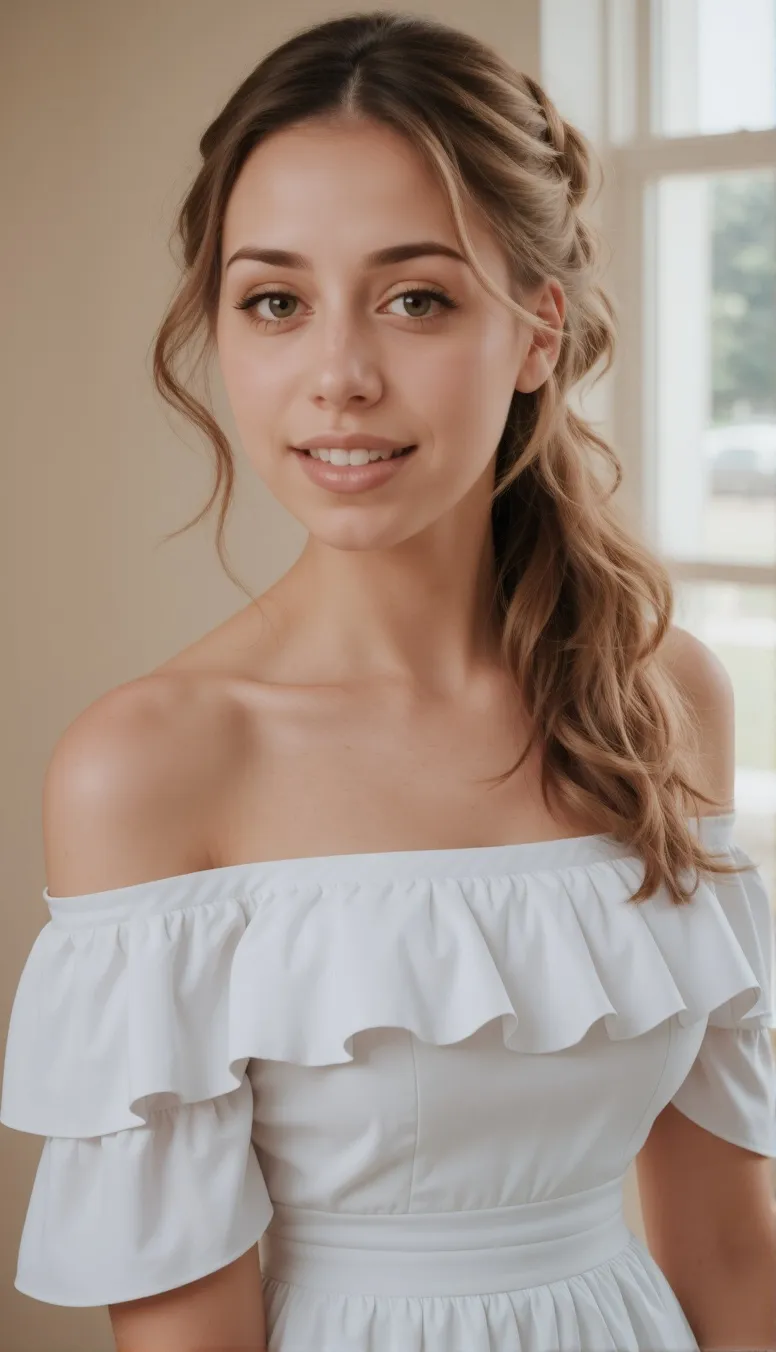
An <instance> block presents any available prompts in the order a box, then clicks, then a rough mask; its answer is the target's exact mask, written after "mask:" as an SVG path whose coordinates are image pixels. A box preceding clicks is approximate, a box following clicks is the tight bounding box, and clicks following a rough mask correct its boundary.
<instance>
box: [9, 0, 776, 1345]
mask: <svg viewBox="0 0 776 1352" xmlns="http://www.w3.org/2000/svg"><path fill="white" fill-rule="evenodd" d="M201 151H202V166H201V168H200V171H199V173H198V175H197V177H196V180H195V182H194V183H193V185H192V187H191V189H190V191H189V193H188V195H187V197H186V200H185V202H184V204H183V207H182V210H181V214H180V220H179V228H180V236H181V239H182V243H183V254H184V274H183V278H182V282H181V288H180V291H179V292H178V294H177V296H176V297H175V299H174V301H173V303H172V305H171V307H170V310H169V312H168V314H167V315H166V317H165V319H164V322H163V323H162V325H161V328H160V331H159V333H158V336H157V342H156V349H155V375H156V380H157V384H158V387H159V389H160V390H161V392H162V394H163V395H164V396H165V398H167V399H168V400H169V402H170V403H171V404H172V405H174V406H176V407H178V408H179V409H181V410H183V412H184V413H185V414H186V415H187V416H188V417H189V418H191V419H192V420H193V421H194V422H195V423H196V424H197V425H198V426H199V427H201V428H202V429H203V430H204V431H205V432H206V433H207V434H208V436H209V437H210V439H211V441H212V444H213V447H214V451H215V455H216V464H217V471H218V473H217V482H216V488H215V490H214V494H213V496H212V497H211V500H210V502H209V503H208V507H210V506H211V505H212V503H213V501H214V500H215V498H216V496H217V493H218V490H219V488H220V487H221V486H222V485H223V488H224V493H223V499H222V502H221V510H220V514H219V523H218V526H219V529H218V545H219V552H221V544H222V540H221V535H222V530H223V526H224V519H225V514H226V510H227V508H228V506H229V501H230V496H231V489H232V478H233V460H232V453H231V450H230V447H229V444H228V442H227V440H226V437H225V436H224V434H223V432H222V431H221V430H220V429H219V427H218V425H217V424H216V422H215V420H214V418H213V416H212V414H211V413H210V412H209V411H208V410H207V408H206V407H205V406H204V405H203V404H201V403H200V402H198V401H197V400H196V399H195V397H194V396H193V394H192V393H191V392H190V391H189V390H187V389H186V387H185V386H184V385H183V384H182V383H181V382H180V380H179V377H178V376H177V375H176V373H175V370H174V361H175V358H176V357H177V355H178V354H179V352H180V351H182V350H183V349H184V348H185V347H186V346H187V345H188V344H189V342H190V340H191V339H192V338H193V337H194V336H195V334H196V332H197V330H198V329H199V328H204V330H205V333H206V336H207V337H208V342H209V350H214V351H215V352H216V353H217V356H218V361H219V364H220V370H221V373H222V377H223V381H224V386H225V389H226V393H227V395H228V399H229V402H230V405H231V408H232V411H233V414H234V417H235V421H236V425H237V428H238V430H239V433H240V436H241V439H242V442H243V445H244V448H245V452H246V455H247V457H248V459H249V461H250V462H251V464H252V466H253V468H254V469H255V470H256V472H257V473H258V474H259V476H260V477H261V479H262V480H263V481H264V482H265V483H266V485H267V486H268V488H269V489H270V491H271V492H272V493H273V494H274V496H275V497H276V498H277V499H278V500H279V501H280V502H281V503H282V504H283V505H284V506H285V507H286V508H287V509H288V511H289V512H290V513H291V514H292V515H293V516H294V517H295V518H296V519H297V520H299V521H300V523H301V524H302V525H303V526H304V528H305V530H306V532H307V540H306V543H305V546H304V548H303V550H302V552H301V554H300V557H299V559H298V560H297V561H296V562H295V563H294V565H293V566H292V567H291V568H290V569H289V570H288V571H287V572H286V573H284V574H283V575H282V576H281V577H280V579H279V580H278V581H277V582H276V583H275V584H274V585H273V586H272V587H270V588H269V590H268V591H267V592H265V593H264V594H263V595H262V596H261V597H260V598H258V604H256V603H254V602H253V601H252V602H251V604H249V605H248V606H246V607H245V608H244V609H243V610H242V611H241V612H239V613H238V614H236V615H235V616H233V617H232V618H231V619H229V620H228V621H227V622H226V623H225V624H223V625H221V626H220V627H219V628H218V629H216V630H215V631H213V632H211V633H209V634H208V635H206V636H205V637H204V638H203V639H201V640H200V641H199V642H198V643H196V644H194V645H193V647H191V648H188V649H187V650H186V651H185V652H182V653H179V654H177V655H176V656H175V657H174V658H172V659H171V660H170V661H169V662H166V663H165V664H164V665H163V666H162V667H160V668H158V669H157V670H155V671H153V672H150V673H149V674H148V675H147V676H144V677H142V678H140V679H138V680H133V681H130V682H128V683H127V684H126V685H123V686H121V687H120V688H119V689H117V690H114V691H110V692H108V693H107V694H106V695H104V696H103V697H101V698H100V699H99V700H97V701H96V703H95V704H94V705H92V706H90V708H88V709H87V710H86V711H84V712H83V713H82V714H81V715H80V716H79V717H78V718H77V719H76V720H75V722H74V723H73V724H71V726H70V727H69V728H68V729H67V730H66V732H65V734H64V735H63V737H62V738H61V740H60V742H59V743H58V744H57V747H56V748H55V751H54V754H53V756H52V758H51V762H50V764H49V767H48V770H47V774H46V781H45V787H44V835H45V850H46V869H47V879H48V884H49V885H48V887H47V888H46V889H45V890H44V897H45V899H46V901H47V904H48V905H49V907H50V910H51V923H50V924H48V925H47V926H46V927H45V928H44V930H43V931H42V933H41V934H40V936H39V938H38V940H37V941H36V944H35V946H34V948H33V951H32V953H31V955H30V958H29V960H28V963H27V965H26V967H25V970H24V973H23V975H22V979H21V982H20V986H19V991H18V993H17V997H16V1002H15V1005H14V1011H13V1018H12V1023H11V1030H10V1036H9V1042H8V1052H7V1058H6V1067H5V1079H4V1096H3V1105H2V1119H3V1121H4V1122H5V1123H6V1124H7V1125H9V1126H12V1127H15V1128H18V1129H20V1130H23V1131H29V1132H34V1133H38V1134H40V1135H41V1136H43V1137H44V1138H45V1145H44V1154H43V1157H42V1161H41V1165H40V1168H39V1171H38V1174H37V1177H36V1180H35V1186H34V1190H33V1196H32V1198H31V1202H30V1208H29V1213H28V1216H27V1220H26V1224H25V1228H24V1233H23V1236H22V1242H21V1251H20V1257H19V1267H18V1272H17V1278H16V1284H17V1287H18V1289H19V1290H21V1291H24V1292H26V1293H27V1294H28V1295H30V1296H33V1297H34V1298H36V1299H38V1300H43V1301H50V1302H54V1303H55V1304H60V1305H107V1306H108V1307H109V1312H110V1316H111V1319H112V1324H113V1330H114V1334H115V1339H116V1345H117V1347H118V1348H119V1349H120V1352H161V1349H164V1352H184V1349H185V1352H193V1350H194V1349H199V1350H200V1352H204V1349H215V1348H218V1349H220V1350H221V1352H225V1350H226V1349H227V1348H228V1349H236V1348H240V1349H264V1348H268V1349H270V1352H494V1350H495V1349H499V1352H507V1350H508V1352H513V1350H515V1349H518V1348H519V1349H520V1352H549V1349H557V1350H558V1352H578V1349H585V1352H593V1350H595V1352H614V1350H615V1349H617V1352H624V1350H625V1349H628V1350H629V1352H631V1350H633V1352H647V1349H648V1350H649V1352H658V1350H659V1349H663V1350H664V1352H668V1349H670V1352H679V1349H694V1348H697V1347H698V1346H699V1345H700V1346H703V1347H710V1348H711V1347H715V1348H716V1347H722V1346H725V1347H729V1346H732V1345H735V1346H737V1347H739V1346H740V1347H743V1346H746V1347H747V1348H750V1349H755V1348H766V1347H770V1346H773V1345H774V1344H776V1309H775V1308H774V1296H773V1287H774V1283H773V1275H774V1273H773V1264H774V1257H775V1256H776V1242H775V1241H774V1221H773V1212H772V1199H771V1192H770V1183H769V1177H770V1175H769V1172H768V1171H769V1167H770V1159H771V1158H773V1157H774V1156H776V1125H775V1123H774V1086H775V1085H776V1073H775V1071H774V1063H773V1048H772V1044H771V1041H770V1033H769V1029H770V1028H772V1027H773V1025H774V1018H773V1012H772V1005H771V998H772V967H771V962H772V957H771V951H772V937H773V935H772V927H771V916H770V909H769V904H768V899H767V896H766V894H765V888H764V886H763V882H762V878H761V877H760V875H759V873H758V872H757V870H756V867H755V865H754V864H753V862H752V861H751V860H750V859H749V858H748V856H746V855H745V853H744V852H743V850H742V849H741V847H740V846H739V845H737V844H736V843H735V841H734V839H733V836H732V828H733V823H734V815H735V813H734V804H733V751H732V702H731V694H730V682H729V680H728V678H727V675H726V673H725V672H724V670H723V669H722V668H721V667H720V665H719V663H718V662H717V661H716V660H715V659H714V658H713V656H712V654H711V653H710V651H709V650H708V649H707V648H705V646H704V645H703V644H701V643H699V642H698V641H696V640H694V639H692V638H691V636H690V635H689V634H687V633H685V632H684V631H682V630H681V629H678V628H676V627H675V626H674V625H673V624H672V623H671V619H672V614H673V596H672V592H671V587H670V583H669V579H668V577H667V575H666V572H665V571H664V569H663V567H662V565H661V564H660V562H659V561H658V560H657V559H655V558H654V557H653V556H652V555H650V554H649V552H648V551H647V550H646V549H645V548H644V547H643V546H642V545H641V544H639V543H637V542H636V541H635V540H634V539H633V538H631V537H630V536H629V534H628V532H627V531H626V530H625V528H624V527H623V526H622V525H621V524H620V523H619V521H618V519H617V516H616V513H615V511H614V508H613V507H612V505H611V503H610V498H611V494H612V491H613V486H616V483H618V482H619V479H620V465H619V461H618V459H617V458H616V456H615V454H614V452H613V451H612V450H611V449H610V448H609V447H608V446H607V445H606V444H605V443H604V442H603V441H602V440H600V439H599V438H598V436H597V435H596V434H595V433H594V432H593V431H592V430H591V428H590V427H589V425H588V424H587V423H586V422H585V421H584V419H583V418H582V417H581V416H580V415H579V414H578V413H576V412H574V411H572V409H571V407H570V405H569V403H568V394H569V392H570V390H571V389H572V387H573V386H574V385H575V384H576V383H577V382H578V381H579V380H580V379H581V378H582V377H583V376H585V375H586V374H587V373H588V372H591V371H593V370H594V368H595V369H598V368H599V367H600V366H601V365H605V364H606V363H607V362H608V361H609V360H610V358H611V355H612V349H613V321H612V313H611V309H610V306H609V304H608V302H607V300H606V298H605V296H604V294H603V292H602V291H601V289H600V287H599V285H598V281H597V249H596V244H595V242H594V239H593V236H592V234H591V232H590V229H589V227H588V226H587V225H586V224H585V223H584V222H583V221H582V219H581V218H580V215H579V208H580V205H581V203H582V202H583V199H584V198H585V195H586V190H587V184H588V152H587V150H586V147H585V143H584V141H583V139H582V138H581V137H580V135H579V134H578V133H577V132H576V131H575V130H574V128H573V127H571V126H569V125H568V123H566V122H564V121H563V120H562V119H561V118H560V116H559V115H558V113H557V111H556V109H555V108H554V107H553V105H552V104H551V103H550V101H549V100H548V99H547V97H546V95H545V94H544V93H543V92H542V90H541V89H540V88H539V87H538V86H537V85H536V83H535V82H533V81H532V80H530V79H529V78H527V77H526V76H524V75H522V74H520V73H518V72H517V71H515V70H513V69H512V68H511V67H509V66H508V65H507V64H506V63H505V62H504V61H502V60H501V59H500V58H499V57H498V56H497V55H496V54H495V53H494V52H493V51H491V50H490V49H488V48H487V47H485V46H483V45H482V44H480V43H478V42H476V41H475V40H474V39H473V38H471V37H468V36H466V35H464V34H462V33H459V32H456V31H455V30H452V29H450V28H446V27H443V26H441V25H439V24H436V23H432V22H429V21H426V20H420V19H416V18H409V17H404V16H401V15H395V14H394V15H391V14H383V13H373V14H369V15H358V14H357V15H351V16H349V17H346V18H342V19H337V20H334V21H332V22H328V23H324V24H321V25H319V26H317V27H315V28H312V29H308V30H306V31H303V32H301V33H299V34H298V35H296V36H295V37H294V38H292V39H291V40H290V41H289V42H286V43H285V44H284V45H283V46H281V47H279V48H278V49H277V50H276V51H274V52H272V53H271V54H270V55H269V56H268V57H267V58H266V59H265V60H264V61H263V62H262V63H261V64H260V65H259V66H258V67H257V68H256V70H255V71H254V72H253V73H252V74H251V75H250V76H249V77H248V78H247V79H246V80H245V82H244V83H243V84H242V85H241V86H240V88H239V89H238V90H237V91H236V92H235V93H234V95H233V96H232V97H231V98H230V100H229V101H228V103H227V104H226V106H225V108H224V109H223V111H222V112H221V113H220V115H219V116H218V117H217V118H216V119H215V121H214V122H213V123H212V125H211V126H210V127H208V129H207V131H206V132H205V134H204V136H203V137H202V140H201ZM596 452H598V453H600V454H601V456H602V457H603V459H604V460H605V461H606V462H608V465H609V467H610V468H611V469H613V471H614V480H615V484H614V485H612V484H611V483H609V484H606V483H605V482H604V480H603V478H600V477H599V476H598V475H597V473H596V472H595V468H594V463H593V455H594V453H596ZM197 519H199V518H197ZM191 524H193V523H191ZM222 561H223V555H222ZM227 571H228V569H227ZM701 805H705V806H706V809H707V810H706V811H703V809H702V807H701ZM708 808H711V811H710V812H709V811H708ZM637 1157H638V1168H639V1181H640V1183H641V1188H642V1203H643V1207H644V1214H645V1221H646V1223H647V1225H648V1228H649V1233H650V1243H651V1249H652V1252H650V1251H648V1250H647V1249H646V1247H645V1246H643V1245H642V1244H641V1242H640V1241H639V1240H638V1239H637V1238H636V1237H635V1236H634V1235H633V1234H632V1233H631V1232H630V1231H629V1230H628V1228H627V1226H626V1225H625V1222H624V1220H623V1212H622V1183H623V1176H624V1174H625V1172H626V1170H627V1169H628V1167H629V1165H630V1164H631V1162H632V1161H633V1160H634V1159H635V1158H637ZM257 1241H260V1246H259V1247H258V1248H257Z"/></svg>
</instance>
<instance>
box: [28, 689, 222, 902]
mask: <svg viewBox="0 0 776 1352" xmlns="http://www.w3.org/2000/svg"><path fill="white" fill-rule="evenodd" d="M236 724H237V718H236V711H235V710H234V706H233V703H232V702H231V701H230V700H229V699H228V696H227V694H226V692H225V691H224V688H223V684H222V683H219V682H218V681H215V680H213V679H207V678H204V677H202V676H192V675H187V674H186V673H182V672H181V673H175V674H173V673H164V674H162V673H152V674H150V675H147V676H141V677H139V678H137V679H135V680H131V681H128V682H126V683H125V684H122V685H120V686H117V687H116V688H115V689H113V690H110V691H108V692H107V693H105V694H103V695H101V696H100V697H99V698H98V699H97V700H95V701H94V702H93V703H92V704H90V705H89V706H88V707H87V708H86V709H85V710H84V711H83V712H82V713H81V714H79V715H78V717H77V718H76V719H75V720H74V721H73V722H72V723H71V724H70V725H69V726H68V727H67V728H66V729H65V731H64V733H63V734H62V735H61V736H60V738H59V740H58V741H57V743H56V744H55V746H54V750H53V752H52V754H51V757H50V759H49V762H48V765H47V768H46V772H45V776H44V782H43V803H42V819H43V841H44V852H45V863H46V878H47V883H48V888H49V891H50V893H51V895H52V896H73V895H78V894H82V893H88V892H98V891H103V890H107V889H110V888H114V887H125V886H129V885H131V884H134V883H139V882H147V881H151V880H153V879H155V878H160V877H166V876H169V875H172V874H176V873H186V872H193V871H194V870H196V869H200V868H207V867H209V866H210V853H209V843H208V842H209V838H210V836H209V825H210V819H209V806H210V805H211V804H212V802H213V794H214V791H216V790H217V788H218V780H219V775H220V774H222V773H225V772H226V761H227V757H228V754H229V750H230V747H231V745H232V744H233V743H234V741H235V737H236V735H237V725H236Z"/></svg>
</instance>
